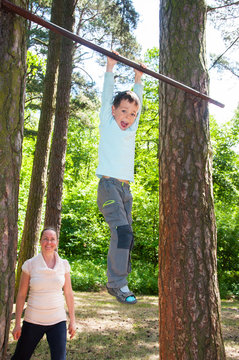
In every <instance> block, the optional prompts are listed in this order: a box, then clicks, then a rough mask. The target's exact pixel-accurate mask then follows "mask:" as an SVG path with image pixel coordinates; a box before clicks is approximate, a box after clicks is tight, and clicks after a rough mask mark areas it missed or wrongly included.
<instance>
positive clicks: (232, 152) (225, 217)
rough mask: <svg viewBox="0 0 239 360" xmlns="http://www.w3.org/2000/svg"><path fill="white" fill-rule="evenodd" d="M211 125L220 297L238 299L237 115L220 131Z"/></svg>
mask: <svg viewBox="0 0 239 360" xmlns="http://www.w3.org/2000/svg"><path fill="white" fill-rule="evenodd" d="M210 124H211V137H212V145H213V185H214V198H215V213H216V220H217V243H218V249H217V257H218V279H219V287H220V292H221V296H222V297H227V296H231V295H234V296H238V272H239V154H238V150H237V149H238V144H239V112H238V111H237V112H236V114H235V117H234V118H233V119H232V120H231V121H230V122H229V123H228V124H226V125H224V126H223V127H220V126H219V125H218V124H217V123H216V121H215V119H211V123H210Z"/></svg>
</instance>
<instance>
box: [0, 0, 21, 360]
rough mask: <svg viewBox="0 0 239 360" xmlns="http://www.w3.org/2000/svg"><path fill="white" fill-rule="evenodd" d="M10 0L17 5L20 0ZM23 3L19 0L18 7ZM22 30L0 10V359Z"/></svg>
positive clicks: (8, 297)
mask: <svg viewBox="0 0 239 360" xmlns="http://www.w3.org/2000/svg"><path fill="white" fill-rule="evenodd" d="M13 2H14V3H16V4H17V5H20V4H19V1H13ZM25 5H26V3H25V2H24V1H21V6H25ZM0 6H1V4H0ZM25 31H26V22H25V20H23V19H22V18H20V17H18V16H14V15H12V14H10V13H7V12H5V11H4V10H3V9H1V10H0V34H1V37H0V59H1V61H0V114H1V117H0V169H1V170H0V171H1V172H0V272H1V281H0V359H4V358H5V355H6V350H7V343H8V333H9V328H10V321H11V313H12V304H13V297H14V285H15V265H16V255H17V237H18V234H17V231H18V228H17V219H18V193H19V173H20V167H21V159H22V139H23V113H24V85H25V73H26V71H25V70H26V66H25V62H26V50H25V45H26V41H25Z"/></svg>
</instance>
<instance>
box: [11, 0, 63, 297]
mask: <svg viewBox="0 0 239 360" xmlns="http://www.w3.org/2000/svg"><path fill="white" fill-rule="evenodd" d="M62 14H63V1H62V0H54V1H53V3H52V9H51V21H52V22H53V23H55V24H57V25H59V26H62ZM60 49H61V36H60V35H56V34H55V33H54V32H52V31H50V33H49V45H48V57H47V68H46V75H45V80H44V93H43V99H42V108H41V115H40V120H39V125H38V133H37V143H36V148H35V156H34V162H33V169H32V176H31V184H30V190H29V197H28V203H27V210H26V216H25V222H24V228H23V234H22V240H21V247H20V253H19V259H18V268H17V278H16V285H15V294H17V291H18V287H19V282H20V276H21V270H22V265H23V263H24V261H25V260H27V259H29V258H31V257H32V256H34V254H36V250H37V243H38V238H39V230H40V225H41V214H42V206H43V199H44V194H45V188H46V177H47V166H48V157H49V149H50V140H51V133H52V128H53V117H54V95H55V89H56V79H57V70H58V65H59V58H60Z"/></svg>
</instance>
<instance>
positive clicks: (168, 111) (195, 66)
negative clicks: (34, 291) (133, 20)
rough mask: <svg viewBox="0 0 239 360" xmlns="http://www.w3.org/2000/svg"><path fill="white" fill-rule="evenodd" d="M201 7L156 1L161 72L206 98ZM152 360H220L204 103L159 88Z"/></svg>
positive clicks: (198, 2)
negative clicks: (155, 356) (155, 346)
mask: <svg viewBox="0 0 239 360" xmlns="http://www.w3.org/2000/svg"><path fill="white" fill-rule="evenodd" d="M205 25H206V5H205V3H204V2H203V1H202V0H194V1H189V0H181V1H169V0H162V1H161V7H160V66H161V69H160V70H161V72H162V73H163V74H165V75H167V76H169V77H172V78H174V79H176V80H178V81H180V82H183V83H185V84H186V85H188V86H190V87H193V88H195V89H196V90H198V91H200V92H203V93H207V90H208V76H207V72H206V65H205ZM160 101H161V106H160V159H159V167H160V186H159V187H160V198H159V200H160V229H159V230H160V241H159V353H160V360H174V359H175V360H176V359H178V360H182V359H184V360H189V359H190V360H195V359H197V360H219V359H220V360H222V359H225V351H224V345H223V340H222V334H221V326H220V299H219V291H218V283H217V269H216V261H217V260H216V224H215V216H214V205H213V190H212V166H211V149H210V139H209V116H208V104H207V103H206V102H205V101H203V100H201V99H198V98H195V97H193V96H191V95H187V94H186V93H184V92H183V91H181V90H178V89H176V88H174V87H172V86H169V85H166V84H163V83H161V84H160Z"/></svg>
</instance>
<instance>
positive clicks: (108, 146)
mask: <svg viewBox="0 0 239 360" xmlns="http://www.w3.org/2000/svg"><path fill="white" fill-rule="evenodd" d="M134 92H135V93H136V94H137V95H138V97H139V100H140V103H141V104H142V95H143V86H142V85H141V84H134ZM113 93H114V74H113V73H112V72H106V73H105V78H104V86H103V93H102V104H101V110H100V125H99V129H100V143H99V150H98V155H99V165H98V167H97V169H96V175H97V176H98V177H102V176H103V175H104V176H110V177H113V178H116V179H122V180H128V181H134V154H135V135H136V131H137V128H138V124H139V118H140V111H141V109H139V112H138V115H137V118H136V119H135V121H134V123H133V124H132V125H131V126H130V127H129V128H128V129H126V130H121V129H120V127H119V126H118V125H117V123H116V121H115V119H114V117H113V115H112V101H113ZM140 108H141V106H140Z"/></svg>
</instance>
